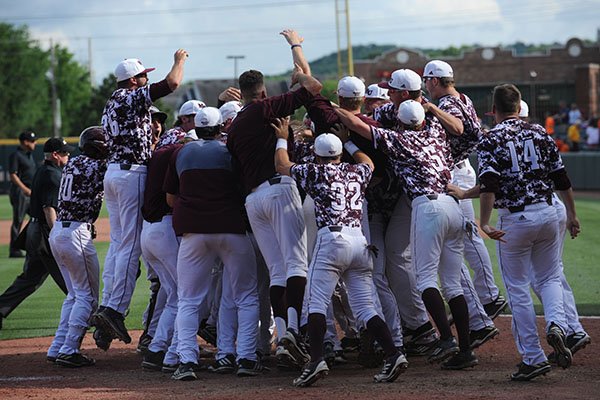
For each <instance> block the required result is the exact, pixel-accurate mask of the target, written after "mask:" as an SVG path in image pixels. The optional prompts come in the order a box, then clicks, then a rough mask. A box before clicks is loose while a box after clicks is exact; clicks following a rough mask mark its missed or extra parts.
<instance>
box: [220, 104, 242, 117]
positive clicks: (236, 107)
mask: <svg viewBox="0 0 600 400" xmlns="http://www.w3.org/2000/svg"><path fill="white" fill-rule="evenodd" d="M241 109H242V103H240V102H239V101H237V100H233V101H228V102H227V103H225V104H223V105H222V106H221V108H219V111H220V112H221V117H222V118H223V121H227V120H228V119H233V118H235V117H236V116H237V113H238V112H240V110H241Z"/></svg>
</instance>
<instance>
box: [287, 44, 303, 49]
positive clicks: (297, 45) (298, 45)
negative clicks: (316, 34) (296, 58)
mask: <svg viewBox="0 0 600 400" xmlns="http://www.w3.org/2000/svg"><path fill="white" fill-rule="evenodd" d="M294 47H302V45H301V44H293V45H291V47H290V49H292V50H294Z"/></svg>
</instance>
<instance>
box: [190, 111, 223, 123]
mask: <svg viewBox="0 0 600 400" xmlns="http://www.w3.org/2000/svg"><path fill="white" fill-rule="evenodd" d="M222 123H223V117H221V112H220V111H219V109H218V108H215V107H204V108H201V109H200V110H198V112H197V113H196V116H195V117H194V125H196V128H208V127H211V126H218V125H221V124H222Z"/></svg>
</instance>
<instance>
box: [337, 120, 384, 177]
mask: <svg viewBox="0 0 600 400" xmlns="http://www.w3.org/2000/svg"><path fill="white" fill-rule="evenodd" d="M331 131H332V132H333V134H334V135H336V136H337V137H338V138H340V140H341V141H342V143H343V144H344V148H345V149H346V151H347V152H348V153H350V155H352V158H354V161H356V162H357V163H359V164H367V165H368V166H369V168H371V171H375V164H374V163H373V160H371V157H369V156H368V155H367V154H366V153H364V152H363V151H361V150H360V149H359V148H358V147H357V146H356V145H355V144H354V143H352V141H351V140H350V132H349V131H348V128H347V127H345V126H344V125H341V124H335V125H334V126H333V127H332V128H331Z"/></svg>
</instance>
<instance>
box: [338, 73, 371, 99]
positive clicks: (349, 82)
mask: <svg viewBox="0 0 600 400" xmlns="http://www.w3.org/2000/svg"><path fill="white" fill-rule="evenodd" d="M337 95H338V96H340V97H349V98H352V97H364V96H365V84H364V82H363V81H361V80H360V79H358V78H357V77H355V76H345V77H343V78H342V79H340V81H339V82H338V86H337Z"/></svg>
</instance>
